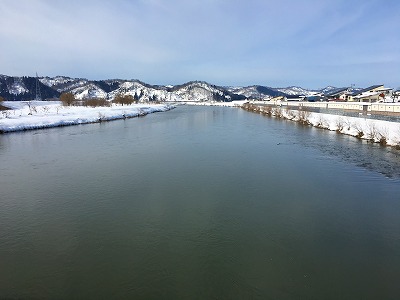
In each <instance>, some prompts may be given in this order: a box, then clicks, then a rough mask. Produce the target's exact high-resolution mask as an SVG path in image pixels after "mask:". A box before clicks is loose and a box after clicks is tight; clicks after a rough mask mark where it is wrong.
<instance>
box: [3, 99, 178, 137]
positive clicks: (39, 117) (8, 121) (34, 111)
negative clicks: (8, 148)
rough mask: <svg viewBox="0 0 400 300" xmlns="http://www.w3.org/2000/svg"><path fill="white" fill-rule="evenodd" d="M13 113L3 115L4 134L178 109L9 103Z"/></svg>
mask: <svg viewBox="0 0 400 300" xmlns="http://www.w3.org/2000/svg"><path fill="white" fill-rule="evenodd" d="M3 105H4V106H6V107H9V108H12V110H7V111H1V112H0V132H11V131H21V130H29V129H40V128H48V127H57V126H67V125H78V124H86V123H96V122H102V121H111V120H116V119H124V118H133V117H138V116H142V115H146V114H149V113H154V112H163V111H167V110H170V109H172V108H174V106H171V105H167V104H151V105H146V104H132V105H126V106H121V105H116V104H112V106H111V107H93V108H92V107H85V106H67V107H66V106H62V105H61V102H59V101H52V102H50V101H5V102H3Z"/></svg>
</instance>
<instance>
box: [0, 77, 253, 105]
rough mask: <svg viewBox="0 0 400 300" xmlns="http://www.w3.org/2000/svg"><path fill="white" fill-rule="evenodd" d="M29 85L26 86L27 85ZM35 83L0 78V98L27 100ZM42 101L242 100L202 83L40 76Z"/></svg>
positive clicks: (23, 78)
mask: <svg viewBox="0 0 400 300" xmlns="http://www.w3.org/2000/svg"><path fill="white" fill-rule="evenodd" d="M28 83H29V84H28ZM36 83H37V80H36V78H34V77H10V76H5V75H1V77H0V95H1V96H2V97H3V98H5V99H7V100H31V99H34V98H35V95H36ZM38 84H39V87H40V90H41V91H42V90H46V91H48V90H51V91H52V93H50V94H49V93H48V92H47V93H45V94H43V92H42V98H43V99H47V98H54V97H59V96H60V94H61V93H65V92H69V93H72V94H74V96H75V98H76V99H79V100H82V99H89V98H103V99H108V100H112V99H114V97H115V96H116V95H118V94H123V95H132V96H133V97H134V98H135V99H136V100H138V101H139V102H146V101H174V102H176V101H210V100H213V101H232V100H240V99H245V98H246V97H245V96H242V95H237V94H235V93H232V92H230V91H228V90H227V89H225V88H223V87H218V86H215V85H212V84H209V83H207V82H204V81H192V82H188V83H185V84H182V85H177V86H159V85H150V84H146V83H144V82H141V81H139V80H122V79H110V80H97V81H93V80H88V79H84V78H70V77H65V76H57V77H40V78H39V82H38Z"/></svg>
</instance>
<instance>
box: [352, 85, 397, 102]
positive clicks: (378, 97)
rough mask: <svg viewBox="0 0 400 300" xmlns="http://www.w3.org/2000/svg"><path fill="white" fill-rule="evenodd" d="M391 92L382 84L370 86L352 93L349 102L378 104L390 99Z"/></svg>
mask: <svg viewBox="0 0 400 300" xmlns="http://www.w3.org/2000/svg"><path fill="white" fill-rule="evenodd" d="M392 92H393V90H392V89H390V88H385V86H384V85H383V84H378V85H372V86H370V87H367V88H366V89H363V90H360V91H356V92H354V93H353V94H352V95H351V97H350V98H349V101H356V102H369V103H371V102H378V101H385V98H387V97H391V95H392Z"/></svg>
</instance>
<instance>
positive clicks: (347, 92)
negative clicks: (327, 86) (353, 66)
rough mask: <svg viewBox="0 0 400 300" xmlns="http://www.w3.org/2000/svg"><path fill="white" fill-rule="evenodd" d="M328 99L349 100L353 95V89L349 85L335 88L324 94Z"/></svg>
mask: <svg viewBox="0 0 400 300" xmlns="http://www.w3.org/2000/svg"><path fill="white" fill-rule="evenodd" d="M324 96H325V97H324V98H325V100H327V101H348V100H349V97H350V96H351V89H350V88H348V87H345V88H339V89H334V90H332V91H330V92H328V93H326V94H325V95H324Z"/></svg>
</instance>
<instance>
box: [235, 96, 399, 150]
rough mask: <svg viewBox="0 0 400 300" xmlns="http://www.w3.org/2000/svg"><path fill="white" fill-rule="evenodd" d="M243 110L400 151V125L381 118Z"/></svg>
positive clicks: (251, 107) (279, 109) (250, 106)
mask: <svg viewBox="0 0 400 300" xmlns="http://www.w3.org/2000/svg"><path fill="white" fill-rule="evenodd" d="M242 108H243V109H245V110H247V111H251V112H256V113H260V114H263V115H265V116H271V117H275V118H279V119H285V120H290V121H295V122H298V123H301V124H303V125H306V126H314V127H317V128H321V129H327V130H331V131H336V132H337V133H341V134H346V135H351V136H354V137H356V138H359V139H363V140H367V141H369V142H373V143H379V144H381V145H383V146H392V147H395V148H396V149H399V150H400V124H399V123H398V122H389V121H382V120H374V119H366V118H356V117H347V116H346V117H345V116H340V115H331V114H324V113H316V112H309V111H307V110H306V109H303V110H292V109H290V107H285V108H282V107H280V106H275V107H273V106H260V105H255V104H248V103H247V104H244V105H243V106H242Z"/></svg>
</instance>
